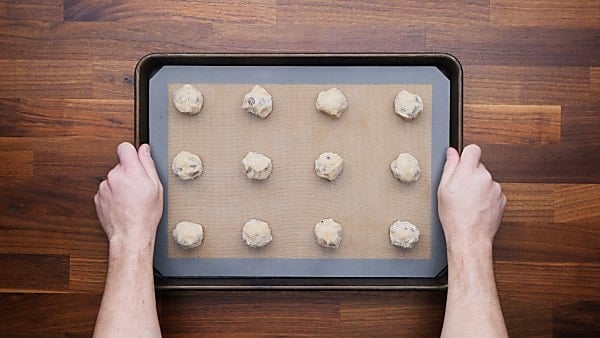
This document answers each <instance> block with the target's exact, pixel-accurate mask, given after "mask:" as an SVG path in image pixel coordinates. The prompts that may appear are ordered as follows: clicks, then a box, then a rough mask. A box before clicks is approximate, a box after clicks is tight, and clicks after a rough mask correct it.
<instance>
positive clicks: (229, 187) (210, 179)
mask: <svg viewBox="0 0 600 338" xmlns="http://www.w3.org/2000/svg"><path fill="white" fill-rule="evenodd" d="M181 86H182V84H170V85H169V114H168V116H169V117H168V119H169V121H168V124H169V136H168V140H169V161H171V160H172V159H173V157H175V155H176V154H177V153H179V152H180V151H182V150H187V151H190V152H193V153H196V154H198V155H199V156H200V157H201V158H202V161H203V164H204V173H203V174H202V176H201V177H199V178H197V179H195V180H192V181H181V180H179V179H178V178H177V177H176V176H175V175H174V174H173V173H172V172H171V171H169V180H168V184H169V185H168V229H169V237H168V241H169V243H168V252H169V257H180V258H183V257H200V258H302V259H307V258H338V259H339V258H361V259H366V258H372V259H398V258H413V259H415V258H417V259H426V258H430V256H431V150H430V149H431V121H432V110H431V101H432V98H431V96H432V88H431V85H352V84H350V85H348V84H339V85H337V84H336V85H320V84H319V85H282V84H271V85H270V84H261V86H263V87H264V88H265V89H266V90H267V91H269V92H270V93H271V95H272V97H273V112H272V113H271V115H270V116H269V117H268V118H267V119H264V120H263V119H260V118H258V117H256V116H253V115H251V114H249V113H246V112H244V111H242V109H241V103H242V99H243V96H244V94H245V93H246V92H248V91H250V90H251V89H252V87H253V85H232V84H194V86H195V87H197V88H198V89H200V90H201V91H202V93H203V95H204V106H203V108H202V111H201V112H200V113H199V114H198V115H195V116H188V115H184V114H181V113H179V112H178V111H177V110H176V109H175V106H174V105H173V103H172V92H173V90H175V89H177V88H179V87H181ZM334 86H335V87H337V88H339V89H340V90H342V91H343V92H344V94H345V95H346V97H347V99H348V110H347V111H346V112H345V113H344V114H343V115H342V117H341V118H340V119H337V120H333V119H331V118H329V117H327V116H325V115H324V114H322V113H318V112H317V111H316V109H315V100H316V97H317V95H318V93H319V92H320V91H322V90H327V89H329V88H331V87H334ZM402 89H406V90H408V91H410V92H413V93H416V94H418V95H420V96H421V97H422V98H423V103H424V111H423V112H422V113H421V115H420V116H419V117H418V118H417V119H416V120H414V121H412V122H406V121H403V120H401V119H400V118H399V117H398V116H397V115H395V114H394V106H393V101H394V97H395V96H396V94H397V93H398V92H399V91H400V90H402ZM165 94H166V93H165ZM248 151H254V152H259V153H262V154H264V155H266V156H268V157H270V158H271V159H272V160H273V171H272V173H271V176H270V177H269V178H268V179H267V180H265V181H260V182H258V181H251V180H249V179H248V178H246V176H245V175H244V173H243V170H242V165H241V161H242V158H244V156H245V155H246V154H247V153H248ZM327 151H331V152H335V153H337V154H339V155H340V156H342V157H343V158H344V160H345V165H344V170H343V172H342V174H341V175H340V176H339V177H338V179H337V180H335V181H333V182H329V181H327V180H324V179H322V178H319V177H317V176H316V175H315V171H314V160H315V159H316V158H317V156H319V154H321V153H323V152H327ZM402 152H409V153H411V154H413V155H414V156H415V157H416V158H417V159H418V160H419V162H420V163H421V167H422V173H421V178H420V180H419V181H417V182H416V183H413V184H411V185H405V184H402V183H400V182H399V181H397V180H396V179H395V178H394V177H393V176H392V174H391V171H390V163H391V162H392V161H393V160H394V159H396V157H397V156H398V154H399V153H402ZM170 167H171V163H170V162H169V169H170ZM251 218H258V219H262V220H264V221H266V222H268V223H269V224H270V225H271V229H272V232H273V238H274V239H273V241H272V242H271V243H269V244H268V245H267V246H266V247H264V248H260V249H258V250H257V249H252V248H250V247H248V246H247V245H246V244H245V243H244V242H243V240H242V236H241V229H242V226H243V225H244V223H245V222H246V221H247V220H248V219H251ZM324 218H333V219H334V220H336V221H337V222H338V223H340V224H341V225H342V227H343V233H342V243H341V245H340V247H339V248H338V249H335V250H332V249H328V248H322V247H320V246H318V245H317V244H316V242H315V235H314V226H315V224H316V223H317V222H318V221H319V220H321V219H324ZM396 220H409V221H411V222H413V223H414V224H416V225H417V226H418V227H419V228H420V230H421V237H420V240H419V242H418V243H417V244H416V245H415V247H414V248H413V249H412V250H403V249H400V248H397V247H394V246H393V245H391V244H390V241H389V227H390V225H391V224H392V223H393V222H394V221H396ZM181 221H191V222H195V223H199V224H202V225H203V226H204V235H205V238H204V242H203V243H202V245H201V246H200V247H198V248H195V249H192V250H186V249H182V248H181V247H179V246H178V245H177V243H176V242H175V241H174V240H173V238H172V236H171V233H172V231H173V228H174V227H175V225H176V224H177V223H179V222H181Z"/></svg>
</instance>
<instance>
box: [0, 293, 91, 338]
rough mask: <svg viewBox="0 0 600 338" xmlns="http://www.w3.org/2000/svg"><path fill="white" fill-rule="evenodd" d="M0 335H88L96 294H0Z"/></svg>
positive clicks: (89, 333)
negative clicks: (0, 333)
mask: <svg viewBox="0 0 600 338" xmlns="http://www.w3.org/2000/svg"><path fill="white" fill-rule="evenodd" d="M0 304H2V305H3V306H2V307H0V332H2V333H3V334H7V335H12V336H13V337H14V336H15V335H25V334H27V335H38V336H44V335H47V336H50V335H55V336H56V335H59V334H60V335H63V336H64V335H79V336H81V335H87V336H90V335H91V332H92V329H93V327H94V322H95V320H96V312H97V309H98V307H99V306H100V295H92V294H85V295H74V294H22V293H21V294H19V293H12V294H11V293H6V294H4V293H0Z"/></svg>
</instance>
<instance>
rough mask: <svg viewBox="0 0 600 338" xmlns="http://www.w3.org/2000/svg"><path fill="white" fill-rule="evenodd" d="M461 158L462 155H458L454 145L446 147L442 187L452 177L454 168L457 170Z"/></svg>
mask: <svg viewBox="0 0 600 338" xmlns="http://www.w3.org/2000/svg"><path fill="white" fill-rule="evenodd" d="M459 160H460V157H459V156H458V152H457V151H456V149H454V148H452V147H449V148H448V149H446V163H444V170H443V172H442V178H441V180H440V187H443V186H445V185H446V184H447V183H448V181H449V180H450V177H452V174H453V173H454V170H456V167H457V166H458V162H459Z"/></svg>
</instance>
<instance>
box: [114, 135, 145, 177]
mask: <svg viewBox="0 0 600 338" xmlns="http://www.w3.org/2000/svg"><path fill="white" fill-rule="evenodd" d="M117 154H118V155H119V162H120V164H121V166H122V167H123V168H124V169H125V170H126V171H127V170H143V168H142V164H141V163H140V159H139V157H138V154H137V151H136V150H135V147H134V146H133V145H132V144H131V143H129V142H123V143H121V144H119V146H118V147H117Z"/></svg>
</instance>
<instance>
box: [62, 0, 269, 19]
mask: <svg viewBox="0 0 600 338" xmlns="http://www.w3.org/2000/svg"><path fill="white" fill-rule="evenodd" d="M156 8H160V9H161V10H160V11H156V10H155V9H156ZM160 18H163V19H166V20H171V19H173V18H176V19H177V21H179V20H182V19H183V20H185V19H191V20H194V21H196V22H199V23H203V22H207V23H214V22H227V23H255V22H267V23H272V22H274V21H275V19H276V12H275V1H274V0H268V1H261V0H249V1H243V2H240V1H235V0H225V1H185V0H183V1H182V0H176V1H170V2H169V4H168V6H165V5H164V3H163V1H161V0H133V1H113V2H104V3H99V2H97V1H94V0H83V1H81V0H65V14H64V19H65V21H110V22H114V21H125V22H131V21H134V20H140V21H143V22H145V21H147V20H148V19H151V20H157V19H160Z"/></svg>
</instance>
